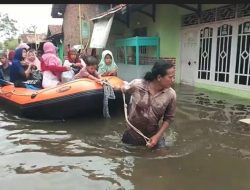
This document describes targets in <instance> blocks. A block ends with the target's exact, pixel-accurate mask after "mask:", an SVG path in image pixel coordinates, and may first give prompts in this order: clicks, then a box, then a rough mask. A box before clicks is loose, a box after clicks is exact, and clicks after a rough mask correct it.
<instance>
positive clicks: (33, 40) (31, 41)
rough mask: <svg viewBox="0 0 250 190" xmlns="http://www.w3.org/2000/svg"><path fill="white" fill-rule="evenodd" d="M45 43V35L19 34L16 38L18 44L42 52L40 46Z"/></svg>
mask: <svg viewBox="0 0 250 190" xmlns="http://www.w3.org/2000/svg"><path fill="white" fill-rule="evenodd" d="M45 41H46V34H35V33H34V34H21V35H20V36H19V38H18V42H19V43H26V44H28V45H29V46H30V48H33V49H36V50H42V45H43V43H44V42H45Z"/></svg>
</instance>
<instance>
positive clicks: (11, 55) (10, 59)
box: [8, 50, 15, 65]
mask: <svg viewBox="0 0 250 190" xmlns="http://www.w3.org/2000/svg"><path fill="white" fill-rule="evenodd" d="M14 55H15V50H10V51H9V54H8V59H9V64H10V65H11V64H12V60H13V58H14Z"/></svg>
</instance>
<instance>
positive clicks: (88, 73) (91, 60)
mask: <svg viewBox="0 0 250 190" xmlns="http://www.w3.org/2000/svg"><path fill="white" fill-rule="evenodd" d="M85 63H86V66H85V67H83V68H82V69H81V70H80V71H79V73H77V74H76V75H75V77H74V79H79V78H89V79H92V80H94V81H96V82H100V81H101V76H100V75H99V74H98V73H97V65H98V59H97V58H95V57H94V56H87V57H86V59H85Z"/></svg>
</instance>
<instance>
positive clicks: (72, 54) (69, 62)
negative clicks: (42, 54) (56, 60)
mask: <svg viewBox="0 0 250 190" xmlns="http://www.w3.org/2000/svg"><path fill="white" fill-rule="evenodd" d="M63 66H68V67H71V68H72V69H73V71H74V73H75V74H77V73H79V71H80V70H81V68H83V67H85V66H86V64H85V62H84V61H83V60H82V59H81V58H79V56H78V55H77V51H76V49H70V50H69V52H68V59H66V60H65V61H64V64H63Z"/></svg>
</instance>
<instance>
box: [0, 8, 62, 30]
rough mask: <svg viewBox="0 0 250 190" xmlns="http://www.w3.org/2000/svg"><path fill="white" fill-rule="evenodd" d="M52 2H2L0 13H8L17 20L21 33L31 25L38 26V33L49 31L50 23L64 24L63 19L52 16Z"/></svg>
mask: <svg viewBox="0 0 250 190" xmlns="http://www.w3.org/2000/svg"><path fill="white" fill-rule="evenodd" d="M51 10H52V4H1V5H0V13H1V14H4V13H8V15H9V17H10V18H11V19H14V20H16V21H17V22H18V23H17V24H16V27H17V29H18V30H19V32H20V33H23V31H26V29H27V28H28V27H29V26H31V25H36V26H37V33H45V34H46V33H47V30H48V25H50V24H56V25H57V24H62V22H63V19H61V18H52V17H51ZM20 33H19V34H20Z"/></svg>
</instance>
